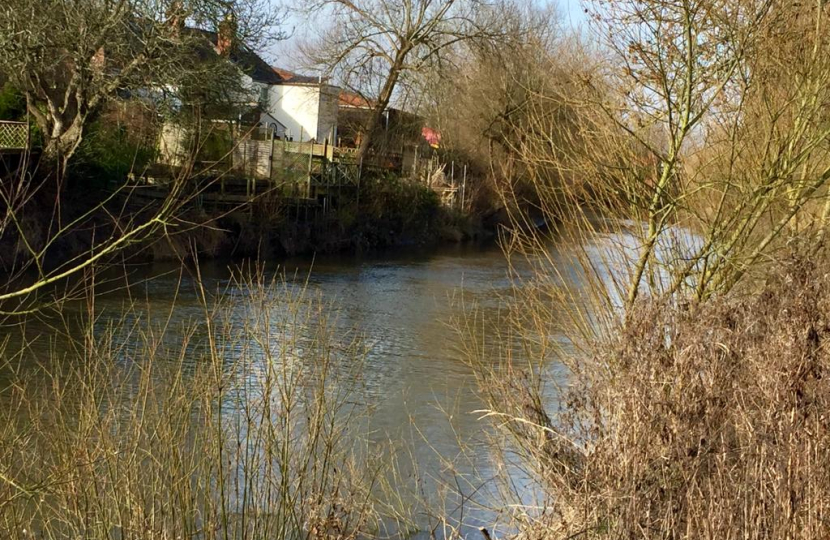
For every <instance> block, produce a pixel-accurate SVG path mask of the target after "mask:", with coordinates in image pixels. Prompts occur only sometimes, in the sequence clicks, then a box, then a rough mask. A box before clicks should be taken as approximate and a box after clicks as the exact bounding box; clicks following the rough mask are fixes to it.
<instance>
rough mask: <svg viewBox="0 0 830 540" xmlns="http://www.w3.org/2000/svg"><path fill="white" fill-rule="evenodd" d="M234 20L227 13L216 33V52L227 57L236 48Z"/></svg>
mask: <svg viewBox="0 0 830 540" xmlns="http://www.w3.org/2000/svg"><path fill="white" fill-rule="evenodd" d="M235 42H236V18H235V17H234V16H233V13H231V12H228V13H227V14H226V15H225V18H224V20H223V21H222V22H221V23H219V28H218V31H217V32H216V52H218V53H219V54H221V55H222V56H228V55H229V54H230V53H231V51H232V50H233V48H234V47H235V46H236V43H235Z"/></svg>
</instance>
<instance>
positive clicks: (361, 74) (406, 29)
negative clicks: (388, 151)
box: [305, 0, 494, 158]
mask: <svg viewBox="0 0 830 540" xmlns="http://www.w3.org/2000/svg"><path fill="white" fill-rule="evenodd" d="M305 8H306V11H307V12H308V13H313V14H315V15H316V16H320V14H323V13H325V14H327V15H330V18H331V19H332V20H333V21H334V22H333V24H332V26H331V27H328V28H326V29H324V33H323V34H322V35H321V36H319V38H318V39H317V40H316V41H315V42H314V43H313V44H311V46H309V47H308V48H307V50H306V52H307V55H308V56H309V59H310V61H311V62H312V63H313V64H314V65H316V66H317V67H319V68H321V69H322V70H323V71H325V72H326V73H329V74H331V75H334V76H335V77H336V78H337V79H338V80H339V81H340V82H342V84H344V85H345V86H346V87H348V88H351V89H354V90H356V91H358V92H359V93H361V95H363V97H365V98H367V101H368V102H369V103H370V104H371V113H370V114H369V118H368V119H367V122H366V125H365V126H364V137H363V139H362V140H361V144H360V156H361V158H362V157H363V156H365V154H366V152H367V151H368V149H369V148H370V147H371V145H372V134H373V131H374V130H375V128H376V127H377V126H378V125H379V124H380V121H381V118H382V116H383V113H384V111H385V110H386V108H387V107H388V106H389V104H390V102H391V101H392V99H393V98H394V96H395V93H396V90H397V89H398V88H399V86H400V85H401V84H402V83H403V82H404V80H405V78H406V77H408V76H411V75H414V74H417V73H422V72H424V71H426V70H429V69H431V68H433V67H434V66H436V65H437V64H440V63H441V62H442V61H444V60H445V59H446V53H447V52H448V51H449V50H450V49H451V48H452V47H453V46H454V45H456V44H459V43H461V42H464V41H467V40H471V39H477V38H485V37H492V36H493V35H494V30H493V25H492V24H491V23H492V21H493V20H494V17H493V12H492V10H491V8H492V6H491V5H489V4H488V3H487V2H486V1H485V0H357V1H353V0H307V2H306V5H305Z"/></svg>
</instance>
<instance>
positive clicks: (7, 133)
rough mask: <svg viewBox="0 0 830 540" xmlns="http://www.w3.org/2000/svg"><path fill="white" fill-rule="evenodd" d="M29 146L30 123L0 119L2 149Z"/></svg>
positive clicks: (23, 148)
mask: <svg viewBox="0 0 830 540" xmlns="http://www.w3.org/2000/svg"><path fill="white" fill-rule="evenodd" d="M28 147H29V124H27V123H26V122H8V121H6V120H0V151H4V150H25V149H26V148H28Z"/></svg>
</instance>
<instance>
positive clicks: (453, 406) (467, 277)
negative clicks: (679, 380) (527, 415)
mask: <svg viewBox="0 0 830 540" xmlns="http://www.w3.org/2000/svg"><path fill="white" fill-rule="evenodd" d="M625 236H626V235H620V234H616V233H610V234H609V239H610V240H608V244H606V245H605V246H603V245H597V246H587V248H588V249H587V252H588V254H589V256H590V257H592V258H594V257H595V258H596V260H595V263H596V264H598V265H600V266H605V267H609V266H611V267H613V266H618V268H624V267H625V265H624V264H622V263H615V262H614V261H613V260H611V259H608V260H604V259H603V257H601V256H600V252H601V250H602V249H603V248H604V247H608V246H610V245H612V244H613V242H614V241H619V240H620V239H621V238H622V239H623V241H628V242H629V243H632V240H631V238H628V239H627V240H626V238H625ZM565 251H566V248H564V247H561V246H560V248H559V249H553V250H552V252H551V254H550V257H549V258H548V259H547V264H553V265H554V266H556V267H557V272H558V275H559V276H561V279H564V280H565V281H566V282H570V283H567V285H568V286H570V287H573V288H574V289H579V288H580V286H579V283H580V282H581V281H582V277H581V271H580V270H579V269H577V268H576V267H574V266H572V264H573V261H572V260H571V259H570V258H569V256H568V255H567V254H566V253H565ZM616 252H617V253H619V251H618V250H617V251H616ZM609 261H610V262H609ZM269 270H270V271H271V272H272V274H273V273H277V272H279V273H281V274H283V275H285V277H286V279H287V280H288V282H289V287H290V288H293V289H294V290H299V289H303V288H304V289H305V290H306V292H305V294H306V295H307V296H311V297H315V296H316V297H319V298H320V299H322V300H323V302H325V303H326V304H327V305H329V306H330V308H331V310H332V311H333V313H334V314H335V324H336V325H337V328H338V329H339V331H340V332H342V333H343V334H344V335H355V336H358V337H359V338H360V339H361V340H362V342H363V344H364V345H365V347H366V350H367V353H366V359H365V366H364V367H365V370H364V373H363V385H364V386H363V390H364V394H363V395H365V399H366V400H367V403H368V404H369V405H371V407H372V415H371V421H370V425H369V426H368V428H367V431H366V436H367V437H369V438H371V439H372V440H373V441H375V443H376V444H378V445H379V444H382V443H385V442H388V441H393V442H394V443H395V444H396V445H399V446H401V447H405V448H408V449H409V450H408V453H410V452H411V455H412V457H413V458H414V461H415V462H416V463H417V467H418V475H419V477H420V478H422V479H423V484H422V489H423V490H424V492H425V494H426V496H427V498H428V499H429V498H430V497H431V494H432V493H434V494H435V498H436V499H438V498H439V497H438V496H437V493H438V491H440V490H441V485H442V483H443V482H447V481H449V482H450V485H451V487H452V489H461V490H462V491H463V492H464V493H465V495H466V496H469V498H470V499H469V500H468V501H466V505H465V506H466V507H465V508H464V512H463V515H462V512H461V510H458V509H456V505H457V503H458V499H457V498H456V499H453V498H450V500H449V502H448V504H449V507H448V508H447V509H446V510H447V511H449V513H450V514H451V515H452V517H454V518H456V519H460V518H462V517H463V519H464V521H465V524H466V528H465V530H466V531H468V532H470V531H473V530H475V529H472V528H471V527H478V526H482V525H487V526H488V527H492V524H493V522H494V521H496V520H497V517H498V516H497V511H496V510H494V509H491V508H486V507H485V506H483V505H486V503H487V500H488V497H489V495H488V493H489V491H490V489H491V479H492V478H493V477H494V476H496V473H497V471H496V470H495V467H496V463H497V461H496V460H493V459H491V457H492V456H491V451H492V448H491V444H490V441H489V440H488V434H489V430H490V429H491V428H490V424H489V423H488V422H486V421H482V420H481V419H480V413H478V414H477V413H475V411H479V410H481V409H483V408H485V404H484V403H483V402H482V399H481V398H480V397H479V395H478V393H477V392H476V389H475V381H474V377H473V374H472V372H471V370H470V368H469V367H468V366H467V365H465V363H464V362H463V359H462V355H461V352H460V347H459V343H458V340H459V336H458V333H457V331H456V329H455V328H454V327H453V325H452V324H451V323H452V321H453V320H457V319H459V318H462V316H463V314H464V311H465V306H471V305H475V306H476V307H477V309H478V317H479V320H480V321H481V322H482V323H483V324H482V325H481V326H478V327H477V328H488V327H489V328H490V329H493V328H498V327H499V326H500V325H502V324H503V323H502V320H503V317H504V315H505V313H504V310H505V309H506V299H509V298H510V297H511V294H512V292H513V291H512V287H513V285H514V284H515V283H516V282H515V281H514V279H513V278H515V277H516V274H513V276H512V278H511V273H510V272H509V271H508V264H507V261H506V260H505V258H504V256H503V255H502V253H501V251H500V250H499V249H498V248H496V247H495V246H492V247H489V248H476V247H457V248H452V249H445V250H441V251H438V252H433V253H429V254H420V255H408V256H386V257H384V258H376V259H372V258H369V259H366V258H364V259H359V258H354V257H328V258H318V259H316V260H314V261H310V260H303V259H299V260H289V261H285V262H283V263H281V265H280V266H279V268H270V269H269V268H267V267H266V272H267V271H269ZM513 270H514V271H517V272H518V274H519V275H521V274H522V272H523V271H524V272H528V271H529V270H528V269H527V268H525V269H524V270H522V268H521V267H520V268H519V269H518V270H516V268H514V269H513ZM126 272H127V275H128V281H129V282H130V283H131V284H132V285H131V287H129V288H124V287H114V286H113V285H114V284H118V283H120V281H119V280H120V279H122V278H121V277H119V276H115V275H113V276H109V277H110V278H111V279H112V282H111V283H110V284H109V287H110V288H113V289H115V290H114V291H112V292H109V293H107V294H104V295H101V296H99V297H97V298H96V300H95V311H96V313H97V314H98V318H97V319H96V321H95V323H94V328H95V330H96V332H99V333H102V332H104V331H106V329H108V328H110V327H112V326H113V325H116V323H117V325H119V326H120V327H122V328H129V323H131V322H133V321H132V318H135V317H142V318H146V319H150V320H151V321H153V322H154V323H155V324H158V325H163V324H166V325H167V327H168V329H176V328H181V327H185V326H187V325H190V324H193V323H194V322H198V321H200V320H203V316H204V311H203V309H204V308H203V304H202V302H201V301H200V293H199V290H198V288H197V280H196V279H195V277H194V275H193V274H192V271H182V269H181V268H180V267H178V266H173V265H163V264H156V265H152V266H148V267H136V268H133V269H129V270H127V271H126ZM200 273H201V279H202V283H203V284H204V287H205V289H206V290H207V291H208V292H209V293H210V294H216V295H224V297H226V298H230V299H231V300H232V309H231V311H230V316H229V317H228V318H227V320H226V324H230V325H232V326H233V325H243V324H244V323H245V320H246V318H247V317H250V316H251V313H252V312H254V311H255V310H252V309H249V308H250V306H249V305H248V304H247V303H248V302H249V301H250V295H249V291H246V290H245V288H244V286H242V285H240V282H239V281H238V280H236V279H234V272H233V271H232V270H231V269H229V267H228V265H227V264H226V263H220V262H209V263H204V264H203V265H202V266H201V268H200ZM105 277H106V276H105ZM601 278H602V279H603V280H607V281H609V282H610V281H613V279H612V278H613V272H612V271H611V270H610V269H607V271H606V272H605V273H604V274H603V275H602V276H601ZM609 288H611V286H610V285H609ZM278 290H279V289H278ZM84 309H85V307H84V306H82V305H76V306H68V307H67V309H66V310H65V311H64V316H65V317H66V318H67V319H69V320H70V323H71V320H72V319H73V317H76V318H79V319H80V318H81V313H83V312H84ZM125 313H127V314H128V315H126V316H125ZM125 317H126V320H125ZM125 322H126V323H127V324H126V325H125V324H124V323H125ZM77 326H80V325H77ZM70 327H72V324H70ZM6 332H7V334H8V335H9V338H10V339H20V336H19V335H18V334H16V330H15V329H8V328H7V329H6ZM205 332H206V329H204V328H202V329H201V334H198V333H197V334H196V335H195V336H194V339H191V340H188V341H187V345H186V346H187V355H188V359H189V361H191V362H198V361H199V360H200V358H203V356H202V355H201V354H200V347H204V346H205V341H206V340H205ZM24 333H25V337H26V339H28V340H30V341H31V342H33V343H34V347H35V348H37V347H41V348H42V349H41V350H43V351H44V354H45V351H46V349H47V348H54V349H56V350H58V351H60V348H61V339H62V338H61V337H60V336H55V335H53V330H52V328H51V327H50V326H49V325H46V324H40V323H38V322H37V321H30V322H29V323H28V324H27V325H26V326H25V329H24ZM503 335H504V334H503V333H500V332H493V331H485V332H481V333H480V334H479V335H478V336H477V339H478V340H479V344H480V346H481V349H482V350H484V351H493V355H494V358H493V360H494V362H495V361H496V360H497V358H495V356H497V355H498V352H497V351H498V350H499V349H500V347H503V346H505V345H506V344H505V343H504V342H502V341H501V340H502V339H503ZM122 339H124V340H126V341H127V342H128V343H127V345H128V346H129V341H130V340H131V339H132V337H131V335H130V334H129V332H126V331H125V332H123V333H122ZM166 339H167V340H168V342H169V343H168V344H169V345H173V346H174V347H173V348H175V345H176V339H177V335H176V332H175V331H172V332H171V331H169V330H168V332H167V334H166ZM507 345H509V344H507ZM136 346H138V345H137V344H136ZM127 350H129V349H127ZM518 351H519V349H517V352H518ZM551 370H552V371H551V372H552V373H556V372H557V371H558V370H557V366H551ZM558 376H561V374H560V375H558ZM0 378H2V375H0ZM0 382H2V380H1V379H0ZM0 386H2V385H0ZM462 450H463V451H462ZM502 457H503V456H502ZM444 459H450V460H453V462H454V466H453V469H452V470H451V471H450V470H448V467H447V463H446V462H445V461H444ZM513 472H514V481H515V482H516V485H517V486H518V491H523V490H524V489H525V487H527V491H528V492H530V491H532V489H531V488H530V487H529V483H528V482H527V481H526V480H525V479H524V478H523V476H522V474H520V473H519V472H518V468H517V469H516V470H515V471H513ZM401 477H402V478H406V477H407V471H406V470H404V471H402V476H401ZM456 480H458V482H456ZM528 495H529V498H528V500H532V494H530V493H529V494H528ZM428 525H429V521H428V520H424V522H423V523H421V526H422V527H427V526H428ZM475 534H476V535H477V534H478V532H477V531H476V533H475Z"/></svg>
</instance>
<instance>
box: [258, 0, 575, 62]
mask: <svg viewBox="0 0 830 540" xmlns="http://www.w3.org/2000/svg"><path fill="white" fill-rule="evenodd" d="M527 1H532V2H535V3H536V4H539V5H548V4H553V5H555V6H556V7H557V10H558V11H559V13H560V15H561V19H562V24H563V25H564V26H565V27H566V28H571V29H579V28H581V27H583V26H584V25H585V22H586V18H585V13H584V8H583V6H582V1H583V0H527ZM283 5H284V4H283ZM322 24H324V21H316V20H311V21H309V20H306V18H305V17H304V16H301V15H299V14H296V13H289V15H288V18H287V20H286V21H285V24H284V28H283V30H285V31H286V32H288V33H289V34H291V36H290V37H289V38H288V39H286V40H283V41H279V42H277V43H275V44H274V45H272V46H271V47H270V48H269V50H267V51H263V52H264V53H265V56H266V58H267V59H268V61H269V62H271V63H273V64H274V65H276V66H278V67H281V68H284V69H289V70H295V71H300V72H303V66H302V64H301V62H300V60H299V54H298V45H299V43H301V42H302V41H303V40H304V39H307V38H308V36H309V29H310V28H314V29H316V28H319V27H320V25H322ZM306 71H307V70H306ZM307 74H308V75H313V74H312V73H307Z"/></svg>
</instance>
